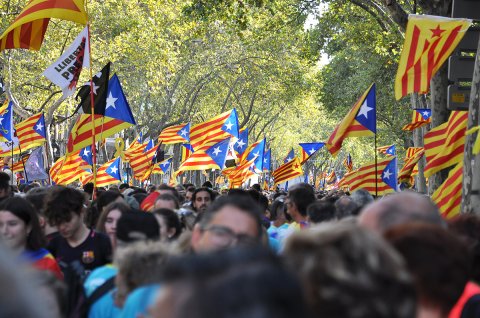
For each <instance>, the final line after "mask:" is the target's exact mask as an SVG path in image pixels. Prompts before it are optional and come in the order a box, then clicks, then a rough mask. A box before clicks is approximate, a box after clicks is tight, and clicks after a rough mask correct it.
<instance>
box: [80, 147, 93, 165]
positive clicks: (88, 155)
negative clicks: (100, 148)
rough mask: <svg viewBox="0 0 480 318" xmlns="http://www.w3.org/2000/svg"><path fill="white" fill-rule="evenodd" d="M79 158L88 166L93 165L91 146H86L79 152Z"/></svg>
mask: <svg viewBox="0 0 480 318" xmlns="http://www.w3.org/2000/svg"><path fill="white" fill-rule="evenodd" d="M80 157H82V159H83V160H84V161H85V162H86V163H88V164H89V165H93V157H92V146H87V147H85V148H83V149H82V150H80Z"/></svg>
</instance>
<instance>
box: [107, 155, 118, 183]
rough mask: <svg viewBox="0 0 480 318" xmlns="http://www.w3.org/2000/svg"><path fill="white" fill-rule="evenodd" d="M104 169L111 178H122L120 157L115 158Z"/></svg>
mask: <svg viewBox="0 0 480 318" xmlns="http://www.w3.org/2000/svg"><path fill="white" fill-rule="evenodd" d="M105 171H106V172H107V173H108V174H109V175H110V176H112V177H113V178H115V179H118V180H122V177H121V176H120V157H118V158H117V159H115V161H114V162H112V163H111V164H110V166H108V168H107V169H106V170H105Z"/></svg>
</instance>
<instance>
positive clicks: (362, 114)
mask: <svg viewBox="0 0 480 318" xmlns="http://www.w3.org/2000/svg"><path fill="white" fill-rule="evenodd" d="M375 96H376V95H375V84H373V85H372V88H371V89H370V91H369V92H368V94H367V96H366V97H365V100H364V101H363V104H362V106H361V107H360V109H359V110H358V112H357V115H356V117H355V120H356V121H358V122H359V123H360V124H361V125H362V126H364V127H365V128H367V129H368V130H370V131H372V132H374V133H376V132H377V102H376V97H375Z"/></svg>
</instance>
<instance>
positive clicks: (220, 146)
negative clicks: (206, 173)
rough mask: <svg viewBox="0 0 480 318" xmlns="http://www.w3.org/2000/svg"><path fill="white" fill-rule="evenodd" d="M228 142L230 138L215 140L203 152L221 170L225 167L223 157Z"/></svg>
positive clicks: (225, 153) (224, 157)
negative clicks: (215, 141)
mask: <svg viewBox="0 0 480 318" xmlns="http://www.w3.org/2000/svg"><path fill="white" fill-rule="evenodd" d="M229 144H230V138H227V139H225V140H222V141H220V142H217V143H216V144H214V145H212V146H211V147H210V148H208V149H207V150H206V151H205V152H206V153H207V155H209V156H210V158H212V159H213V161H215V163H216V164H217V165H218V168H219V169H220V170H222V169H223V168H224V167H225V159H226V158H227V152H228V145H229Z"/></svg>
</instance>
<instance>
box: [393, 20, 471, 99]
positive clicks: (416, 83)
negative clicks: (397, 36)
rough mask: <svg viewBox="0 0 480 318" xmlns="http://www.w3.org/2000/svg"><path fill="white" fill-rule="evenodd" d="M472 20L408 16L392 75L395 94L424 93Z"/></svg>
mask: <svg viewBox="0 0 480 318" xmlns="http://www.w3.org/2000/svg"><path fill="white" fill-rule="evenodd" d="M471 24H472V21H471V20H468V19H452V18H447V17H440V16H430V15H414V14H411V15H409V16H408V24H407V30H406V32H405V42H404V44H403V50H402V54H401V56H400V62H399V63H398V70H397V75H396V77H395V98H396V99H397V100H398V99H400V98H402V97H403V96H406V95H407V94H409V93H414V92H415V93H427V92H428V89H429V86H430V79H431V78H432V76H433V75H435V73H436V72H437V71H438V69H439V68H440V67H441V66H442V64H443V63H444V62H445V61H446V59H447V58H448V57H449V56H450V54H451V53H452V51H453V50H454V49H455V48H456V47H457V45H458V43H459V42H460V40H461V39H462V38H463V36H464V35H465V32H466V31H467V29H468V28H469V27H470V25H471Z"/></svg>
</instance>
